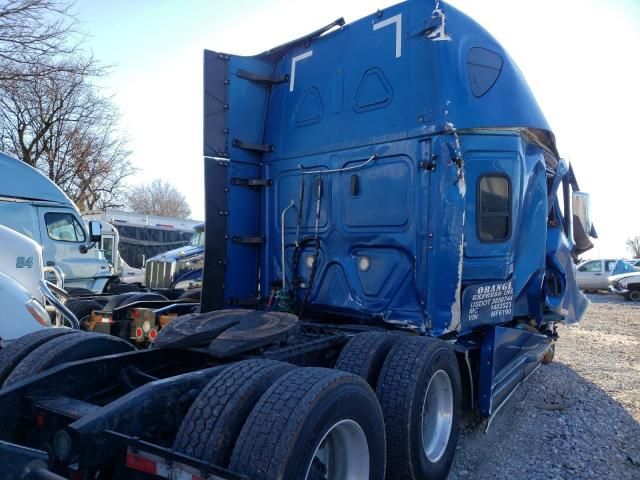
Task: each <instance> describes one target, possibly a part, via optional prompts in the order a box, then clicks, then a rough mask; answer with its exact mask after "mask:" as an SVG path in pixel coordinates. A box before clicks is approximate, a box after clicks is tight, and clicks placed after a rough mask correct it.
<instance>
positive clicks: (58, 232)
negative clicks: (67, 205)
mask: <svg viewBox="0 0 640 480" xmlns="http://www.w3.org/2000/svg"><path fill="white" fill-rule="evenodd" d="M44 222H45V224H46V225H47V234H48V235H49V238H50V239H51V240H58V241H61V242H84V241H85V236H84V230H83V229H82V227H81V226H80V223H78V220H76V218H75V217H74V216H73V215H71V214H70V213H58V212H49V213H45V214H44Z"/></svg>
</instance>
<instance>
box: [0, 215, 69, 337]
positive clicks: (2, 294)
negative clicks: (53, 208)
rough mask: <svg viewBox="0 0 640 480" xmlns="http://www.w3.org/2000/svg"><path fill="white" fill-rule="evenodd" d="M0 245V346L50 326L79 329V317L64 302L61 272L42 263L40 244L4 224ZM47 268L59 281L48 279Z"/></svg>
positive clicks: (0, 233)
mask: <svg viewBox="0 0 640 480" xmlns="http://www.w3.org/2000/svg"><path fill="white" fill-rule="evenodd" d="M0 245H2V253H1V254H0V303H1V304H2V309H3V310H2V316H0V348H1V347H3V346H5V345H6V344H7V343H8V342H11V341H12V340H15V339H17V338H19V337H21V336H22V335H26V334H27V333H32V332H36V331H38V330H43V329H46V328H49V327H62V326H67V327H72V328H78V321H77V319H76V318H75V316H74V315H73V314H72V313H71V312H70V311H69V310H68V309H67V308H66V307H65V306H64V304H63V302H64V300H65V294H64V291H63V287H64V284H63V277H62V275H61V272H60V270H59V269H57V268H56V267H44V266H43V263H42V260H43V256H42V248H41V247H40V245H38V244H37V243H36V242H35V241H33V240H31V239H30V238H28V237H26V236H25V235H22V234H20V233H18V232H16V231H14V230H12V229H10V228H7V227H4V226H2V225H0ZM45 271H48V272H50V273H51V274H53V276H54V277H55V278H56V279H57V282H56V283H57V284H52V283H50V282H48V281H46V280H45V278H44V274H45ZM54 292H55V293H54Z"/></svg>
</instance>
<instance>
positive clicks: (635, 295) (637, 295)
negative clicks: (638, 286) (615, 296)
mask: <svg viewBox="0 0 640 480" xmlns="http://www.w3.org/2000/svg"><path fill="white" fill-rule="evenodd" d="M629 297H630V298H631V300H634V301H636V302H637V301H638V300H640V292H636V291H633V292H631V294H630V295H629Z"/></svg>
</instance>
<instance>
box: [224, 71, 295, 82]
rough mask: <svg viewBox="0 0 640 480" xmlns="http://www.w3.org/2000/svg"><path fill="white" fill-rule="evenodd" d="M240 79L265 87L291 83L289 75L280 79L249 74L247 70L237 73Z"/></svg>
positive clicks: (259, 74)
mask: <svg viewBox="0 0 640 480" xmlns="http://www.w3.org/2000/svg"><path fill="white" fill-rule="evenodd" d="M236 75H238V76H239V77H240V78H244V79H245V80H250V81H252V82H256V83H263V84H265V85H276V84H278V83H285V82H288V81H289V75H282V76H280V77H272V76H269V75H263V74H261V73H253V72H247V71H246V70H241V69H240V70H238V71H237V72H236Z"/></svg>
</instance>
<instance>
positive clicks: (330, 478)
mask: <svg viewBox="0 0 640 480" xmlns="http://www.w3.org/2000/svg"><path fill="white" fill-rule="evenodd" d="M368 478H369V444H368V442H367V436H366V435H365V433H364V430H362V427H360V425H358V424H357V423H356V422H354V421H353V420H341V421H339V422H338V423H336V424H334V425H333V426H332V427H331V428H330V429H329V430H327V432H326V433H325V434H324V436H323V437H322V440H320V442H319V443H318V445H317V446H316V449H315V451H314V453H313V456H312V457H311V462H310V463H309V466H308V467H307V473H306V475H305V479H306V480H315V479H326V480H365V479H368Z"/></svg>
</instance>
